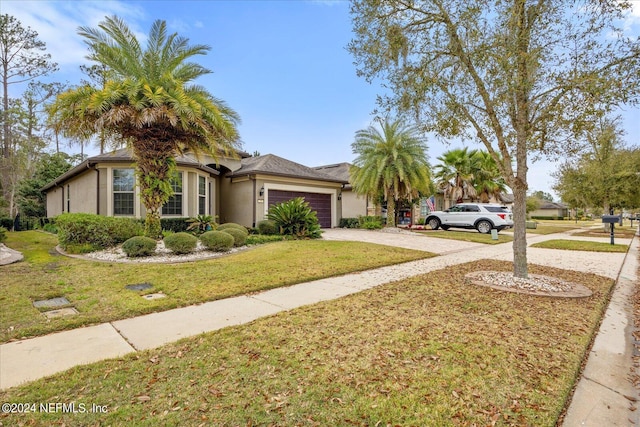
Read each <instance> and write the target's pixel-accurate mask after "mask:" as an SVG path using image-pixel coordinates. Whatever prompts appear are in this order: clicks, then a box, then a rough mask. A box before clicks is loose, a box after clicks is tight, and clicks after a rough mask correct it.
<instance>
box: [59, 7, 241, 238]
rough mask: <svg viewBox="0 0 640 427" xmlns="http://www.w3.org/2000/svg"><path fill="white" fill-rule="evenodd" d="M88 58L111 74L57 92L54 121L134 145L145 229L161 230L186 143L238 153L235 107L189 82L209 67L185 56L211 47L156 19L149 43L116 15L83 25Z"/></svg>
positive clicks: (78, 132)
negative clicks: (102, 79)
mask: <svg viewBox="0 0 640 427" xmlns="http://www.w3.org/2000/svg"><path fill="white" fill-rule="evenodd" d="M79 34H80V35H81V36H83V37H84V38H85V39H86V40H85V43H86V44H87V45H88V46H89V52H90V53H89V55H88V58H89V59H91V60H93V61H96V62H97V63H99V64H103V65H104V66H105V67H106V68H107V69H108V70H109V73H108V79H107V81H106V82H104V85H103V86H102V87H98V88H96V87H92V86H91V85H89V84H86V85H83V86H80V87H77V88H75V89H72V90H69V91H67V92H65V93H63V94H62V95H60V96H59V97H58V98H57V100H56V102H55V103H54V105H53V106H52V107H51V109H50V114H52V116H53V118H54V122H55V123H56V124H57V127H58V128H60V129H62V130H63V132H66V133H67V134H68V135H70V136H76V137H86V136H87V135H99V134H100V133H101V132H103V131H104V132H107V133H108V134H110V135H114V136H116V137H118V138H120V139H121V140H122V141H123V142H125V143H126V144H127V145H128V146H129V147H131V149H132V153H133V157H134V160H135V161H136V173H137V176H138V185H139V187H140V193H141V196H142V203H143V204H144V206H145V208H146V211H147V213H146V218H145V231H146V234H147V235H148V236H151V237H154V238H159V237H160V236H161V231H162V230H161V228H160V209H161V207H162V205H163V204H164V203H165V202H167V200H168V199H169V197H170V196H171V192H172V190H171V185H170V181H171V178H172V176H173V174H174V172H175V160H174V159H175V156H176V155H177V154H181V153H183V152H184V151H192V152H194V153H195V154H200V153H207V154H211V155H213V156H214V157H216V156H217V155H219V153H220V152H224V153H225V154H233V153H235V150H236V149H237V148H239V145H238V144H239V142H238V141H239V135H238V131H237V127H236V126H237V123H239V117H238V114H237V113H236V112H235V111H233V110H232V109H231V108H229V107H228V106H227V105H226V104H225V103H224V102H223V101H221V100H219V99H216V98H215V97H213V96H212V95H211V94H210V93H209V92H208V91H207V90H205V89H204V88H203V87H201V86H198V85H195V84H192V83H191V82H192V81H193V80H194V79H196V78H197V77H200V76H202V75H204V74H207V73H210V71H209V70H207V69H205V68H203V67H202V66H200V65H198V64H196V63H194V62H188V60H189V59H190V58H191V57H193V56H195V55H204V54H206V52H207V51H208V50H209V49H210V48H209V47H208V46H205V45H193V46H190V45H189V44H188V42H189V40H188V39H187V38H184V37H180V36H178V35H177V34H176V33H173V34H167V25H166V22H165V21H161V20H158V21H155V22H154V23H153V25H152V26H151V30H150V32H149V36H148V41H147V45H146V48H142V47H141V45H140V43H139V42H138V40H137V39H136V37H135V35H134V34H133V33H132V32H131V30H130V29H129V28H128V27H127V25H126V24H125V23H124V22H123V21H122V20H121V19H119V18H118V17H115V16H114V17H109V18H106V20H105V21H104V22H101V23H100V25H99V27H98V28H88V27H80V29H79Z"/></svg>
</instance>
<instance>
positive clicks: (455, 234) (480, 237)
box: [416, 230, 513, 245]
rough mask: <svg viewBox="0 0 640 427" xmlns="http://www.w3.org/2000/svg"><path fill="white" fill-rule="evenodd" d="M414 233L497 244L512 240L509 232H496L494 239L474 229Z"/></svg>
mask: <svg viewBox="0 0 640 427" xmlns="http://www.w3.org/2000/svg"><path fill="white" fill-rule="evenodd" d="M416 233H420V234H424V235H425V236H428V237H438V238H442V239H452V240H462V241H465V242H474V243H486V244H489V245H497V244H499V243H507V242H512V241H513V236H511V235H510V234H504V233H498V239H497V240H494V239H493V238H492V237H491V234H482V233H478V232H476V231H453V230H448V231H444V230H421V231H416Z"/></svg>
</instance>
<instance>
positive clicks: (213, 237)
mask: <svg viewBox="0 0 640 427" xmlns="http://www.w3.org/2000/svg"><path fill="white" fill-rule="evenodd" d="M200 241H201V242H202V244H203V245H204V247H205V248H207V249H209V250H210V251H216V252H227V251H228V250H229V249H231V248H232V247H233V243H234V238H233V236H232V235H231V234H229V233H227V232H224V231H207V232H204V233H202V234H201V235H200Z"/></svg>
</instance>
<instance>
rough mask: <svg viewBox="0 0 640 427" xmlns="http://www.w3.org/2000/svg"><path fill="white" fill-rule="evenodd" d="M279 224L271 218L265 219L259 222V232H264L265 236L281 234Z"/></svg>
mask: <svg viewBox="0 0 640 427" xmlns="http://www.w3.org/2000/svg"><path fill="white" fill-rule="evenodd" d="M279 231H280V230H279V229H278V226H277V225H276V222H275V221H271V220H270V219H265V220H263V221H260V222H259V223H258V233H260V234H264V235H265V236H272V235H274V234H279Z"/></svg>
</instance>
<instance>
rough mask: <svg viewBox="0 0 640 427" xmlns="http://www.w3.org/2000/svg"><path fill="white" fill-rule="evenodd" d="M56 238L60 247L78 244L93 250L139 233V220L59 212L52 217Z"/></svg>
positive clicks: (117, 242) (140, 232)
mask: <svg viewBox="0 0 640 427" xmlns="http://www.w3.org/2000/svg"><path fill="white" fill-rule="evenodd" d="M55 224H56V227H57V228H58V242H59V243H60V246H61V247H62V248H63V249H64V250H69V249H71V248H73V247H76V246H77V247H82V248H83V251H86V250H88V251H92V250H93V251H97V250H102V249H106V248H109V247H112V246H115V245H118V244H120V243H123V242H125V241H126V240H128V239H130V238H131V237H133V236H140V235H142V234H143V231H144V229H143V227H142V224H141V223H140V222H139V221H137V220H136V219H133V218H117V217H110V216H102V215H94V214H86V213H63V214H61V215H58V216H57V217H56V218H55Z"/></svg>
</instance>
